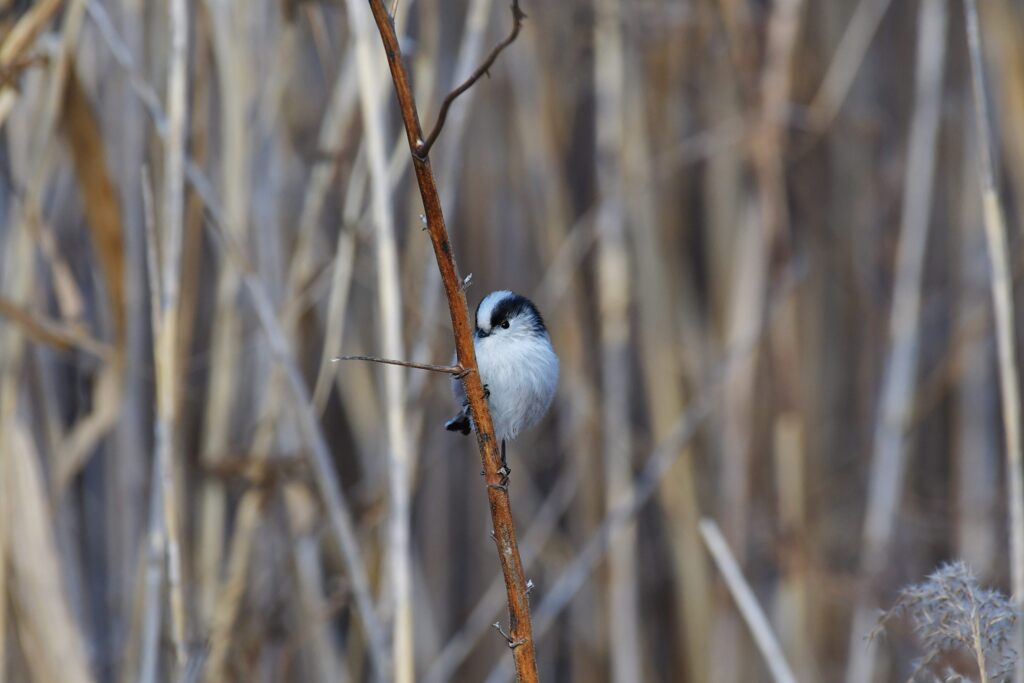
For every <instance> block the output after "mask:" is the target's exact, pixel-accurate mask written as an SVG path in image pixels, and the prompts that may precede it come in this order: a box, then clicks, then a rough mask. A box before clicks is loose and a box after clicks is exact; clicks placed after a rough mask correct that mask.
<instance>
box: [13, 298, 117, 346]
mask: <svg viewBox="0 0 1024 683" xmlns="http://www.w3.org/2000/svg"><path fill="white" fill-rule="evenodd" d="M0 316H3V317H4V318H6V319H7V320H9V321H11V322H12V323H14V324H15V325H17V326H18V327H20V328H21V332H22V334H24V335H25V336H26V337H28V338H30V339H32V340H33V341H35V342H38V343H41V344H47V345H48V346H52V347H54V348H56V349H57V350H59V351H65V352H66V351H69V350H71V349H81V350H82V351H85V352H86V353H88V354H89V355H91V356H94V357H95V358H97V359H99V360H107V359H108V358H109V357H110V356H111V354H112V353H113V352H114V347H112V346H110V344H107V343H105V342H103V341H100V340H99V339H96V338H95V337H93V336H91V335H90V334H89V332H88V331H87V330H83V329H81V328H79V327H78V326H72V325H68V324H66V323H63V322H61V321H59V320H54V319H52V318H48V317H46V316H44V315H41V314H40V313H37V312H35V311H32V310H29V309H27V308H25V307H24V306H19V305H18V304H16V303H15V302H14V301H11V300H10V299H8V298H7V297H5V296H0Z"/></svg>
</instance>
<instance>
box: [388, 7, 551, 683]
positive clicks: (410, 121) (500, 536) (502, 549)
mask: <svg viewBox="0 0 1024 683" xmlns="http://www.w3.org/2000/svg"><path fill="white" fill-rule="evenodd" d="M370 11H371V12H372V13H373V18H374V21H375V22H376V23H377V29H378V30H379V31H380V36H381V41H382V42H383V44H384V51H385V53H386V54H387V59H388V66H389V67H390V69H391V79H392V81H393V82H394V86H395V94H396V95H397V97H398V104H399V108H400V110H401V113H402V121H403V123H404V124H405V132H406V137H407V139H408V142H409V152H410V153H411V154H412V158H413V167H414V168H415V171H416V182H417V184H418V185H419V190H420V197H421V198H422V200H423V213H424V215H425V216H426V219H427V230H428V231H429V233H430V241H431V243H432V245H433V247H434V256H435V258H436V259H437V267H438V270H439V271H440V274H441V281H442V282H443V283H444V290H445V295H446V297H447V299H448V310H449V313H450V314H451V320H452V328H453V329H452V331H453V333H454V337H455V349H456V354H457V357H458V362H459V365H460V366H461V367H463V368H465V369H466V370H467V371H469V372H467V374H466V375H465V376H464V377H463V378H462V381H463V386H464V387H465V390H466V398H467V400H468V402H469V408H470V413H471V415H472V418H473V424H474V425H476V435H477V446H478V448H479V450H480V458H481V460H482V461H483V467H484V477H485V479H486V482H487V498H488V502H489V503H490V508H491V521H492V523H493V525H494V540H495V543H496V544H497V546H498V558H499V560H500V562H501V571H502V574H503V575H504V577H505V590H506V594H507V596H506V597H507V600H508V608H509V629H508V633H509V638H510V639H511V640H512V641H513V642H515V643H517V644H518V645H517V647H515V648H514V649H513V650H512V656H513V658H514V660H515V667H516V675H517V679H518V680H519V681H521V682H522V683H536V681H538V677H537V660H536V654H535V650H534V641H533V627H532V625H531V623H530V602H529V595H528V590H527V587H526V577H525V575H524V573H523V564H522V559H521V558H520V556H519V543H518V540H517V538H516V532H515V525H514V524H513V521H512V508H511V506H510V504H509V497H508V488H507V487H506V486H505V485H504V484H503V476H502V475H501V474H499V469H500V468H501V467H502V465H501V460H502V458H501V454H500V453H499V449H498V442H497V440H496V439H495V437H494V426H493V425H492V424H491V415H490V412H489V410H488V408H487V399H486V397H485V395H484V387H483V383H482V382H481V381H480V374H479V373H477V372H473V371H474V370H476V367H477V365H476V353H475V350H474V348H473V327H472V325H471V323H470V318H469V309H468V308H467V306H466V295H465V292H464V290H463V285H462V278H461V277H459V272H458V267H457V266H456V264H455V257H454V255H453V254H452V245H451V242H450V241H449V240H448V230H447V229H446V228H445V223H444V212H443V211H442V209H441V198H440V196H439V195H438V192H437V183H436V181H435V180H434V172H433V170H432V169H431V167H430V160H429V159H428V157H427V152H429V151H430V146H429V145H428V144H427V143H424V142H421V140H422V137H423V130H422V128H421V127H420V120H419V114H418V112H417V110H416V102H415V99H414V98H413V94H412V87H411V85H410V83H409V74H408V72H407V71H406V68H405V64H404V63H403V61H402V50H401V47H400V46H399V44H398V36H397V35H396V34H395V27H394V24H393V22H392V21H391V16H390V15H389V14H388V10H387V7H386V6H385V5H384V2H383V0H370ZM512 11H513V13H514V17H515V20H516V27H515V29H514V30H513V33H512V35H511V37H510V39H509V40H506V41H505V44H506V45H507V44H508V43H511V42H512V40H514V39H515V36H516V35H518V32H519V27H518V25H519V24H520V23H521V21H522V16H521V15H522V12H521V11H520V10H519V7H518V2H516V1H514V2H513V5H512ZM504 47H505V45H499V48H498V49H496V50H495V51H494V52H492V53H491V54H492V56H491V58H489V59H488V60H486V61H485V62H484V65H483V66H482V67H481V69H478V70H477V73H476V74H474V76H473V77H471V78H470V79H469V81H467V84H468V85H467V84H463V86H460V87H459V88H457V89H456V91H455V93H456V94H455V96H456V97H457V96H458V94H459V93H461V92H464V91H465V90H466V89H468V88H469V87H470V86H471V85H472V84H473V82H474V81H475V80H477V79H478V78H479V77H480V75H482V74H483V73H486V71H487V68H489V67H490V65H491V63H492V62H493V61H494V59H495V58H496V57H497V54H498V53H500V51H501V49H504ZM449 98H450V99H454V98H453V97H452V96H449ZM443 109H444V108H442V110H443ZM440 122H443V117H442V118H440V119H439V123H440ZM440 128H441V127H440V125H438V126H435V131H436V133H431V135H432V137H433V138H434V139H436V137H437V134H438V133H439V132H440ZM430 142H431V143H432V142H433V140H431V141H430Z"/></svg>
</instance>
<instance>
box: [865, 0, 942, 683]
mask: <svg viewBox="0 0 1024 683" xmlns="http://www.w3.org/2000/svg"><path fill="white" fill-rule="evenodd" d="M946 18H947V15H946V5H945V2H944V0H923V1H922V3H921V6H920V14H919V15H918V26H919V27H920V28H919V34H918V39H917V57H916V65H915V78H914V83H915V91H914V109H913V114H912V118H911V122H910V142H909V150H908V159H907V165H906V169H905V174H904V186H903V187H904V193H903V204H902V209H901V218H900V222H901V228H900V239H899V246H898V248H897V255H896V282H895V284H894V291H893V302H892V308H891V310H890V317H889V339H890V340H891V341H890V343H891V347H890V351H889V357H888V359H887V361H886V367H885V374H884V376H883V384H882V388H881V397H880V398H879V407H878V415H877V418H876V422H875V433H874V443H873V452H872V461H871V473H870V480H869V489H868V502H867V509H866V511H865V518H864V527H863V539H862V544H861V556H860V575H861V579H862V581H864V585H863V586H862V587H861V594H860V596H859V599H858V601H857V604H856V607H855V608H854V614H853V620H852V624H851V628H850V638H849V645H848V650H847V651H848V653H849V654H848V659H847V668H846V674H845V675H846V682H847V683H867V681H870V680H872V678H873V676H874V664H875V650H874V648H873V647H864V645H863V639H864V637H865V635H866V634H867V633H868V632H870V630H871V628H872V625H873V624H874V620H875V608H874V607H873V606H872V603H871V597H872V588H873V586H874V583H875V582H876V581H877V579H878V577H879V575H880V574H881V572H882V571H883V570H884V569H885V566H886V561H887V559H888V556H889V544H890V540H891V539H892V535H893V532H894V528H895V524H896V513H897V512H898V510H899V502H900V499H901V497H902V493H903V480H904V475H905V471H906V460H907V449H906V435H905V432H906V424H907V419H908V418H909V416H911V415H912V414H913V400H914V396H915V392H914V388H915V386H916V376H917V362H918V349H919V317H920V309H921V288H922V279H923V277H924V256H925V248H926V246H927V244H928V227H929V223H930V213H931V205H932V191H933V178H934V174H935V158H936V153H937V152H936V140H937V135H938V130H939V116H940V112H941V103H942V83H943V72H944V64H945V57H946V50H945V45H946V41H945V35H946Z"/></svg>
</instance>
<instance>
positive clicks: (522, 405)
mask: <svg viewBox="0 0 1024 683" xmlns="http://www.w3.org/2000/svg"><path fill="white" fill-rule="evenodd" d="M515 299H519V297H517V296H516V295H515V294H513V293H512V292H509V291H504V290H503V291H498V292H492V293H490V294H488V295H487V296H486V297H484V299H483V301H481V302H480V306H479V307H478V308H477V316H476V318H477V319H476V325H477V330H478V334H477V336H476V337H475V338H474V347H475V349H476V360H477V365H478V368H479V371H480V379H481V381H482V382H483V383H484V385H485V386H486V387H487V390H488V391H489V392H490V397H489V401H488V402H489V406H490V409H491V421H492V422H493V423H494V433H495V435H496V436H497V438H498V439H499V440H505V441H508V440H511V439H514V438H515V437H516V436H517V435H518V434H519V433H520V432H522V431H524V430H526V429H529V428H530V427H533V426H534V425H535V424H537V423H538V422H540V419H541V418H542V417H544V414H545V413H546V412H547V411H548V408H549V407H550V406H551V401H552V399H553V398H554V396H555V388H556V387H557V385H558V356H557V355H555V351H554V349H553V348H552V346H551V339H550V337H549V336H548V333H547V330H546V329H544V326H543V323H542V322H541V320H540V318H539V316H537V315H535V314H534V310H535V309H533V305H532V304H529V306H528V307H521V308H520V309H519V310H517V311H516V312H515V314H513V315H511V316H509V318H508V320H507V322H508V327H507V328H505V327H502V326H501V325H500V324H499V325H498V326H496V327H495V328H494V329H491V322H492V314H493V313H494V311H495V309H496V308H498V307H499V306H500V305H502V303H503V301H505V300H508V301H512V300H515ZM505 303H506V305H507V303H508V302H507V301H505ZM527 303H528V302H527ZM452 388H453V390H454V393H455V398H456V400H457V401H459V403H460V404H462V403H464V402H465V394H464V392H463V389H462V382H461V381H457V380H456V381H454V382H453V383H452ZM456 419H458V418H456Z"/></svg>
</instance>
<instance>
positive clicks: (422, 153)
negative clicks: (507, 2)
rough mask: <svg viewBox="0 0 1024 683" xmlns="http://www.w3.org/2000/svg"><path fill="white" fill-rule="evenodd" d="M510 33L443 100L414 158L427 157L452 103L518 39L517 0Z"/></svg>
mask: <svg viewBox="0 0 1024 683" xmlns="http://www.w3.org/2000/svg"><path fill="white" fill-rule="evenodd" d="M511 9H512V32H511V33H509V34H508V37H507V38H505V40H503V41H501V42H500V43H498V44H497V45H495V46H494V49H493V50H491V54H489V55H487V59H485V60H484V62H483V64H481V65H480V66H479V67H477V70H476V71H474V72H473V73H471V74H470V75H469V78H467V79H466V80H464V81H463V82H462V85H460V86H459V87H457V88H455V89H454V90H452V91H451V92H450V93H448V96H447V97H445V98H444V102H442V103H441V110H440V111H439V112H438V113H437V123H435V124H434V128H433V129H432V130H431V131H430V135H428V136H427V139H426V140H424V141H423V142H421V143H420V144H419V145H417V146H416V148H415V149H414V150H413V153H414V154H415V156H417V157H419V158H420V159H426V158H427V155H428V154H430V148H431V147H433V146H434V142H436V141H437V137H438V136H439V135H440V134H441V129H442V128H444V122H445V119H446V118H448V109H449V108H450V107H451V106H452V103H453V102H455V100H457V99H458V98H459V96H460V95H461V94H462V93H464V92H466V91H467V90H469V89H470V88H472V87H473V84H474V83H476V82H477V81H479V80H480V79H481V78H482V77H483V76H484V74H487V75H490V70H491V67H492V66H494V61H495V60H496V59H497V58H498V55H500V54H501V52H502V50H504V49H505V48H506V47H508V46H509V45H511V44H512V43H513V42H515V39H516V38H518V37H519V30H520V29H521V28H522V27H523V19H525V18H526V14H525V13H524V12H523V10H521V9H520V8H519V0H512V8H511Z"/></svg>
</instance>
